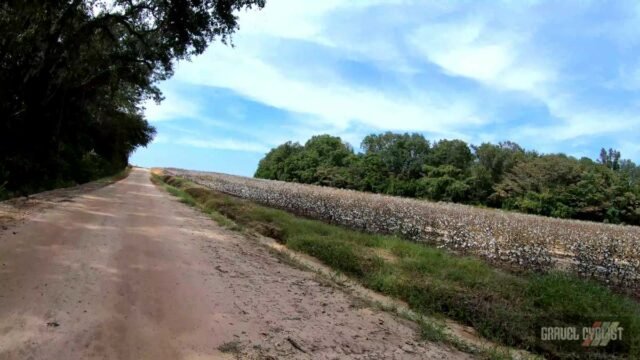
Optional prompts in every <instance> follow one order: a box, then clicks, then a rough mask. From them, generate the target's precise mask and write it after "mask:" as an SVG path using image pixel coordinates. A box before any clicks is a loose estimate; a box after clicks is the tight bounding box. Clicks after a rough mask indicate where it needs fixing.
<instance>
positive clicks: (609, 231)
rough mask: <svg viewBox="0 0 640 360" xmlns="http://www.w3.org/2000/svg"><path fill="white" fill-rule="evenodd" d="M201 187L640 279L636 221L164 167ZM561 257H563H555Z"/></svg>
mask: <svg viewBox="0 0 640 360" xmlns="http://www.w3.org/2000/svg"><path fill="white" fill-rule="evenodd" d="M168 171H169V173H171V174H173V175H178V176H181V177H184V178H187V179H189V180H191V181H193V182H195V183H198V184H200V185H202V186H205V187H208V188H211V189H213V190H216V191H220V192H223V193H227V194H230V195H234V196H238V197H241V198H245V199H248V200H251V201H255V202H257V203H260V204H263V205H266V206H270V207H275V208H279V209H283V210H287V211H290V212H293V213H295V214H298V215H302V216H306V217H310V218H315V219H320V220H324V221H328V222H331V223H334V224H338V225H343V226H347V227H351V228H355V229H359V230H364V231H367V232H373V233H382V234H396V235H398V236H401V237H404V238H406V239H409V240H411V241H415V242H422V243H428V244H432V245H435V246H438V247H441V248H446V249H449V250H451V251H454V252H457V253H460V254H469V255H476V256H480V257H483V258H485V259H487V260H488V261H490V262H493V263H497V264H507V265H509V266H512V267H517V268H521V269H523V270H533V271H548V270H549V269H552V268H554V267H556V266H557V265H558V263H559V262H563V263H569V264H571V266H569V267H568V270H570V271H574V272H576V273H577V274H579V275H581V276H583V277H587V278H594V279H598V280H601V281H604V282H606V283H610V284H618V285H623V286H627V287H629V286H632V287H638V286H640V284H639V283H640V281H639V280H640V276H639V275H640V228H639V227H633V226H620V225H611V224H602V223H593V222H585V221H576V220H561V219H554V218H547V217H542V216H535V215H525V214H519V213H511V212H505V211H502V210H495V209H479V208H475V207H472V206H467V205H460V204H452V203H435V202H429V201H422V200H417V199H408V198H401V197H394V196H386V195H380V194H371V193H365V192H358V191H353V190H345V189H335V188H330V187H323V186H316V185H305V184H298V183H287V182H282V181H276V180H265V179H253V178H246V177H239V176H232V175H226V174H219V173H209V172H196V171H186V170H178V169H169V170H168ZM560 260H562V261H560Z"/></svg>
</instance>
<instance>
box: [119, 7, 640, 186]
mask: <svg viewBox="0 0 640 360" xmlns="http://www.w3.org/2000/svg"><path fill="white" fill-rule="evenodd" d="M239 16H240V30H239V31H238V32H237V33H236V35H235V36H234V44H235V47H233V48H231V47H227V46H225V45H223V44H221V43H213V44H212V45H211V46H210V47H209V49H208V50H207V51H206V52H205V53H204V54H202V55H200V56H198V57H195V58H193V59H191V61H190V62H186V61H185V62H181V63H179V64H178V65H177V67H176V71H175V75H174V77H173V78H171V79H170V80H168V81H165V82H163V83H161V84H160V88H161V89H162V90H163V93H164V96H165V100H164V101H163V102H162V103H161V104H160V105H156V104H154V103H148V104H145V108H146V109H145V114H146V116H147V118H148V119H149V121H150V122H151V123H152V124H153V125H154V126H155V127H156V128H157V131H158V134H157V136H156V138H155V140H154V141H153V143H151V144H150V145H149V146H148V147H147V148H141V149H139V150H137V151H136V152H135V153H134V154H133V156H132V158H131V163H133V164H136V165H142V166H174V167H182V168H189V169H199V170H210V171H220V172H227V173H232V174H239V175H253V172H254V171H255V168H256V166H257V163H258V161H259V160H260V159H261V158H262V157H263V156H264V154H265V153H266V152H267V151H268V150H269V149H270V148H272V147H274V146H276V145H279V144H281V143H283V142H285V141H288V140H293V141H299V142H301V143H304V141H306V140H307V139H308V138H309V137H310V136H312V135H315V134H322V133H329V134H332V135H337V136H340V137H342V138H343V139H344V140H345V141H347V142H349V143H351V144H352V145H353V146H354V147H355V148H356V149H357V148H358V147H359V144H360V141H361V140H362V138H363V137H364V136H366V135H367V134H370V133H379V132H383V131H387V130H391V131H396V132H420V133H423V134H424V135H425V136H426V137H427V138H428V139H430V140H437V139H443V138H449V139H450V138H459V139H463V140H465V141H467V142H470V143H473V144H480V143H482V142H487V141H489V142H498V141H502V140H512V141H516V142H518V143H519V144H521V145H522V146H524V147H526V148H528V149H536V150H539V151H542V152H546V153H549V152H565V153H568V154H571V155H574V156H577V157H581V156H588V157H591V158H595V157H596V156H597V154H598V152H599V149H600V148H601V147H614V148H617V149H619V150H621V152H622V155H623V157H624V158H631V159H632V160H634V161H635V162H636V163H637V162H639V161H640V141H639V140H640V136H639V135H638V134H639V131H640V47H639V45H640V4H638V3H634V2H631V1H629V2H625V1H616V2H595V1H594V2H591V1H562V2H557V1H545V2H538V1H524V0H523V1H505V2H497V1H486V2H481V1H450V2H442V1H425V0H420V1H403V0H369V1H358V0H343V1H335V0H323V1H300V0H267V5H266V7H265V8H264V9H263V10H262V11H255V10H254V11H247V12H241V13H240V14H239Z"/></svg>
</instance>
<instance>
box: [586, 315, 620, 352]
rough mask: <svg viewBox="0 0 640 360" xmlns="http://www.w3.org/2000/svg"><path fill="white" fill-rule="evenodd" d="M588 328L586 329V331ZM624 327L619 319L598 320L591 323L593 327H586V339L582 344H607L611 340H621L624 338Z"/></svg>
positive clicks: (588, 345)
mask: <svg viewBox="0 0 640 360" xmlns="http://www.w3.org/2000/svg"><path fill="white" fill-rule="evenodd" d="M585 330H586V331H585ZM622 331H623V328H621V327H620V323H619V322H617V321H604V322H602V321H596V322H594V323H593V325H591V329H590V331H589V328H584V329H583V332H584V335H583V337H584V341H583V342H582V346H584V347H593V346H607V344H609V341H611V340H614V341H615V340H620V339H621V338H622Z"/></svg>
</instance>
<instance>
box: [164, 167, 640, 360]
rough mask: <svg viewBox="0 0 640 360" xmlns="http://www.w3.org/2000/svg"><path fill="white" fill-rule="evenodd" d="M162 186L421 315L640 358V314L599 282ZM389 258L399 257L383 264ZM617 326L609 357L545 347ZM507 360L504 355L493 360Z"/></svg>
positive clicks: (431, 332)
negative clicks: (563, 333) (604, 324)
mask: <svg viewBox="0 0 640 360" xmlns="http://www.w3.org/2000/svg"><path fill="white" fill-rule="evenodd" d="M161 180H163V181H165V182H166V183H167V184H170V185H171V186H172V187H175V188H176V189H177V191H176V192H175V193H176V194H178V196H181V197H184V198H186V199H190V200H187V201H189V203H195V204H196V205H194V206H198V207H200V208H201V209H204V210H205V211H207V212H213V211H215V212H219V213H220V214H221V215H222V216H225V217H228V218H230V219H233V222H234V224H237V226H238V227H241V228H243V229H247V230H251V231H256V232H264V231H266V230H265V229H270V230H268V231H269V232H270V233H274V234H277V236H279V239H277V240H278V241H279V242H281V243H282V244H284V245H285V246H287V247H288V248H291V249H293V250H297V251H300V252H303V253H306V254H308V255H311V256H313V257H315V258H317V259H319V260H320V261H321V262H323V263H325V264H327V265H329V266H331V267H332V268H333V269H335V270H337V271H340V272H342V273H344V274H346V275H348V276H350V277H351V278H352V279H354V280H356V281H358V282H360V283H361V284H362V285H364V286H365V287H368V288H370V289H372V290H375V291H378V292H381V293H384V294H386V295H389V296H392V297H395V298H398V299H401V300H403V301H405V302H406V303H407V304H408V305H409V306H410V308H411V309H412V310H413V311H416V312H417V313H418V314H423V315H428V316H442V315H445V316H447V317H450V318H452V319H454V320H456V321H458V322H460V323H462V324H465V325H469V326H472V327H473V328H475V329H476V331H477V332H478V333H479V334H480V335H482V336H483V337H485V338H487V339H489V340H491V341H494V342H497V343H500V344H502V345H506V346H513V347H518V348H522V349H526V350H529V351H532V352H535V353H539V354H544V355H547V356H550V357H584V356H596V357H603V356H613V355H621V356H626V357H631V358H637V357H639V356H640V336H638V334H640V305H639V304H638V303H636V302H635V301H633V300H632V299H630V298H626V297H624V296H622V295H619V294H615V293H613V292H612V291H611V290H610V289H608V288H606V287H604V286H602V285H600V284H597V283H595V282H593V281H589V280H584V279H580V278H578V277H576V276H575V275H571V274H567V273H560V272H554V271H551V272H549V273H527V272H525V273H519V274H517V273H511V272H508V271H505V270H501V269H499V268H493V267H491V266H490V265H489V264H487V263H486V262H485V261H482V260H481V259H478V258H476V257H473V256H459V255H455V254H452V253H450V252H448V251H446V250H444V249H440V248H435V247H429V246H425V245H421V244H417V243H413V242H408V241H406V240H404V239H402V238H400V237H397V236H391V235H376V234H370V233H364V232H359V231H355V230H351V229H347V228H344V227H340V226H336V225H331V224H327V223H323V222H320V221H316V220H310V219H305V218H301V217H298V216H295V215H293V214H291V213H288V212H285V211H283V210H278V209H273V208H267V207H264V206H261V205H257V204H255V203H252V202H249V201H247V200H243V199H239V198H236V197H232V196H229V195H225V194H222V193H219V192H216V191H212V190H208V189H205V188H202V187H200V186H198V185H195V184H193V183H190V182H189V181H187V180H185V179H180V178H176V177H173V176H165V177H163V178H162V179H161ZM169 188H170V187H169ZM187 196H188V197H187ZM381 250H382V252H384V253H388V254H391V255H392V256H391V257H389V256H387V257H382V256H379V255H378V254H380V253H381ZM609 319H614V320H615V321H620V322H622V326H623V327H624V328H625V334H627V336H625V337H623V338H622V339H621V340H620V341H616V342H611V343H610V344H609V345H608V346H607V347H603V348H589V349H585V348H582V347H581V346H580V342H575V341H573V342H571V341H558V342H553V341H542V340H541V339H540V328H541V327H547V326H562V327H564V326H578V327H583V326H586V327H588V326H591V324H593V322H594V321H600V320H604V321H607V320H609ZM421 326H422V332H423V335H424V336H425V337H426V338H428V339H431V340H438V339H441V336H442V335H441V334H440V331H439V330H438V328H437V326H435V325H433V324H426V325H425V324H422V325H421ZM587 350H588V351H587ZM501 356H502V355H501V354H500V353H499V352H498V351H496V353H495V354H493V355H491V356H489V358H500V357H501Z"/></svg>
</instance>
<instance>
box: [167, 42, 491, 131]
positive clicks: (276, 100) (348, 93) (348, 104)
mask: <svg viewBox="0 0 640 360" xmlns="http://www.w3.org/2000/svg"><path fill="white" fill-rule="evenodd" d="M238 43H239V44H238V46H237V47H236V48H234V49H229V48H220V47H217V48H215V49H213V51H211V52H208V53H206V54H204V55H203V56H201V57H199V58H198V59H195V60H194V61H193V62H192V63H185V64H182V65H181V66H180V69H179V71H178V72H177V78H178V79H179V80H181V81H185V82H189V83H192V84H201V85H209V86H216V87H223V88H228V89H232V90H233V91H235V92H237V93H239V94H241V95H243V96H245V97H248V98H251V99H252V100H255V101H258V102H261V103H264V104H268V105H270V106H274V107H277V108H280V109H283V110H286V111H290V112H295V113H300V114H308V115H311V116H313V117H315V118H318V119H320V120H321V121H323V122H325V123H327V124H331V125H333V126H335V127H337V128H341V129H345V128H347V127H348V126H350V124H352V123H353V122H358V123H362V124H366V125H368V126H371V127H373V128H377V129H394V130H420V131H431V132H438V133H447V132H451V131H453V130H454V129H455V128H456V127H459V126H462V125H465V126H466V125H479V124H481V123H482V121H483V120H484V119H481V118H480V117H479V116H478V115H477V114H478V109H477V108H476V104H475V103H474V102H472V101H469V100H468V99H465V98H444V97H442V96H441V95H438V94H436V93H429V92H427V91H420V92H414V93H412V94H407V95H398V94H392V93H385V92H383V91H382V90H380V89H375V88H362V87H356V86H354V85H351V84H348V83H346V82H343V83H333V82H324V81H323V79H321V78H318V79H315V81H309V80H298V79H296V78H294V77H293V76H291V74H287V73H284V72H282V71H281V70H279V69H278V68H277V67H276V66H275V65H273V64H270V63H268V62H267V61H266V60H265V59H261V58H260V57H259V55H257V54H253V53H252V52H251V49H244V48H242V44H241V43H240V42H238ZM309 71H313V69H309Z"/></svg>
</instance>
